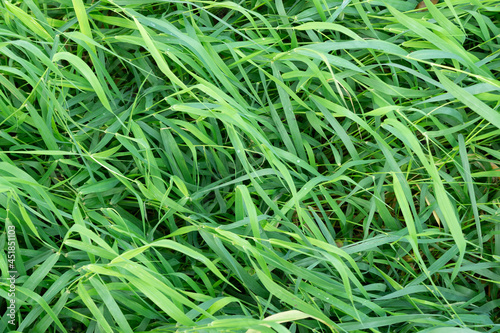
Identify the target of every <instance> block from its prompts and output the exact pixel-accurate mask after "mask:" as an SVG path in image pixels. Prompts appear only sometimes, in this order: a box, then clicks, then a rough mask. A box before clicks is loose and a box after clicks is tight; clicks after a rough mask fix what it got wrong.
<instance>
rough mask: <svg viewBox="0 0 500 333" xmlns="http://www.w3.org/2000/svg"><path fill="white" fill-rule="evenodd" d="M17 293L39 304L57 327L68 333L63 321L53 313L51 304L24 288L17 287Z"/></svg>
mask: <svg viewBox="0 0 500 333" xmlns="http://www.w3.org/2000/svg"><path fill="white" fill-rule="evenodd" d="M16 291H19V292H20V293H22V294H24V296H25V297H24V298H28V297H29V298H31V299H33V300H34V301H35V302H37V303H38V304H39V305H40V306H41V307H42V308H43V309H44V310H45V312H47V314H48V315H49V316H50V318H51V319H52V320H53V321H54V322H55V323H56V325H57V327H59V329H61V330H62V331H63V332H65V333H67V331H66V329H65V328H64V325H63V324H62V323H61V321H60V320H59V318H58V317H57V316H56V314H55V313H54V311H52V309H51V308H50V306H49V304H47V302H46V301H45V300H44V299H43V298H42V297H41V296H40V295H38V294H37V293H35V292H33V291H31V290H28V289H26V288H23V287H17V288H16Z"/></svg>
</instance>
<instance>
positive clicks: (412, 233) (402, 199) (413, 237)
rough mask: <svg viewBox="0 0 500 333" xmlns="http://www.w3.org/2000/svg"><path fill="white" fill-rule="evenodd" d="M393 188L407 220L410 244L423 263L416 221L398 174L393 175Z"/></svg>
mask: <svg viewBox="0 0 500 333" xmlns="http://www.w3.org/2000/svg"><path fill="white" fill-rule="evenodd" d="M392 179H393V186H394V194H395V195H396V200H397V202H398V204H399V207H400V208H401V211H402V212H403V217H404V219H405V224H406V227H407V228H408V234H409V237H410V244H411V247H412V249H413V253H414V254H415V255H416V256H417V258H418V259H419V261H422V258H421V257H420V251H419V249H418V239H417V230H416V227H415V220H414V219H413V215H412V213H411V210H410V207H409V205H408V201H407V198H406V196H405V194H404V191H403V187H402V186H401V183H400V181H399V177H398V176H397V175H396V174H393V177H392Z"/></svg>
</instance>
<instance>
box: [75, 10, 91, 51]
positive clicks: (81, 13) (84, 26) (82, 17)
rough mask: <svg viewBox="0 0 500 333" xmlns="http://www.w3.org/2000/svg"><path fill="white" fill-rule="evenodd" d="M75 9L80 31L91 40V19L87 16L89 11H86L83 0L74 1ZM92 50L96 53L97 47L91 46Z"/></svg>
mask: <svg viewBox="0 0 500 333" xmlns="http://www.w3.org/2000/svg"><path fill="white" fill-rule="evenodd" d="M72 2H73V7H74V9H75V14H76V18H77V19H78V24H79V25H80V31H81V32H82V34H84V35H85V36H87V37H88V38H90V39H93V37H92V30H90V24H89V17H88V15H87V11H86V10H85V5H84V4H83V1H82V0H72ZM89 47H90V49H91V50H92V51H93V52H94V53H96V49H95V46H94V45H92V44H89Z"/></svg>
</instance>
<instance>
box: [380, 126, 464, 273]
mask: <svg viewBox="0 0 500 333" xmlns="http://www.w3.org/2000/svg"><path fill="white" fill-rule="evenodd" d="M382 126H383V127H385V128H387V129H388V130H389V131H390V132H392V133H393V134H394V135H395V136H396V137H398V138H399V139H400V140H402V141H403V142H404V143H405V144H406V145H408V147H409V148H410V149H411V150H412V151H413V152H414V153H415V154H416V155H417V156H418V158H419V160H420V162H421V163H422V164H423V165H424V167H425V169H426V170H427V172H428V173H429V175H430V177H431V179H432V183H433V185H434V190H435V191H436V200H437V202H438V205H439V208H440V210H441V212H442V214H443V216H444V219H445V221H446V224H447V225H448V228H449V230H450V232H451V235H452V237H453V239H454V240H455V243H456V244H457V246H458V249H459V251H460V256H459V258H458V260H457V262H456V264H455V269H454V271H453V274H452V278H451V279H452V280H454V279H455V278H456V276H457V274H458V271H459V268H460V266H461V264H462V261H463V258H464V255H465V248H466V242H465V238H464V235H463V233H462V227H461V225H460V222H459V221H458V219H457V216H456V209H455V208H454V207H453V206H452V204H451V201H450V198H449V197H448V193H447V192H446V190H445V189H444V186H443V182H442V180H441V177H440V176H439V173H438V171H437V169H436V165H435V164H434V161H433V160H431V161H429V160H428V159H427V158H426V156H425V154H424V152H423V151H422V148H421V147H420V143H419V142H418V140H417V139H416V138H415V136H414V135H413V133H412V132H411V131H410V130H409V129H408V128H407V127H405V126H404V125H403V124H401V123H400V122H399V121H397V120H395V119H386V120H385V121H384V123H383V124H382ZM394 128H395V129H396V131H393V130H392V129H394Z"/></svg>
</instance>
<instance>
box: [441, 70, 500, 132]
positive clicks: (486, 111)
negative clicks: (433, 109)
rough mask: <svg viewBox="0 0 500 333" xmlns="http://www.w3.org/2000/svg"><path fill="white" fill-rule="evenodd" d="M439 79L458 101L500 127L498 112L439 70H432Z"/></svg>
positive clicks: (499, 114) (499, 113)
mask: <svg viewBox="0 0 500 333" xmlns="http://www.w3.org/2000/svg"><path fill="white" fill-rule="evenodd" d="M434 72H435V73H436V75H437V77H438V79H439V81H440V82H441V83H442V84H443V86H444V87H445V88H446V90H448V92H449V93H451V94H452V95H453V96H454V97H455V98H456V99H458V100H459V101H460V102H462V103H464V104H465V105H467V106H468V107H469V108H471V109H472V111H474V112H476V113H477V114H478V115H480V116H481V117H483V118H484V119H486V120H487V121H489V122H490V123H491V124H493V125H495V126H496V127H498V128H500V112H499V111H496V110H494V109H492V108H490V107H489V106H488V105H486V104H485V103H484V102H482V101H481V100H480V99H478V98H477V97H475V96H474V95H472V94H470V93H469V92H467V91H466V90H465V89H463V88H460V87H459V86H458V85H456V84H455V83H453V81H451V80H450V79H448V78H447V77H446V76H445V75H444V74H443V73H442V71H440V70H437V69H436V70H434Z"/></svg>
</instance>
